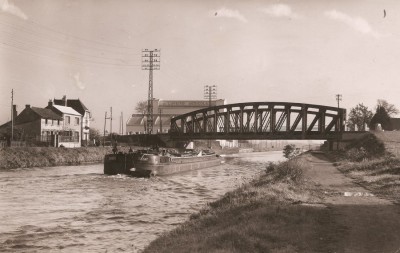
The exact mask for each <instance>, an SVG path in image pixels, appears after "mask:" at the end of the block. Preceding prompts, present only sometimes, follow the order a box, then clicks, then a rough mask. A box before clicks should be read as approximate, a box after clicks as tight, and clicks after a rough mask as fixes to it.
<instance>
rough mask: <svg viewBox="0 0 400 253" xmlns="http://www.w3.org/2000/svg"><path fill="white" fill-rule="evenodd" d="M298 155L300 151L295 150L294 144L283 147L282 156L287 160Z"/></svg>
mask: <svg viewBox="0 0 400 253" xmlns="http://www.w3.org/2000/svg"><path fill="white" fill-rule="evenodd" d="M299 154H300V149H299V148H296V146H295V145H294V144H288V145H286V146H285V147H283V156H284V157H285V158H287V159H291V158H293V157H295V156H298V155H299Z"/></svg>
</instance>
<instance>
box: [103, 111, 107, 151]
mask: <svg viewBox="0 0 400 253" xmlns="http://www.w3.org/2000/svg"><path fill="white" fill-rule="evenodd" d="M106 123H107V112H106V113H105V115H104V133H103V147H104V143H105V142H106Z"/></svg>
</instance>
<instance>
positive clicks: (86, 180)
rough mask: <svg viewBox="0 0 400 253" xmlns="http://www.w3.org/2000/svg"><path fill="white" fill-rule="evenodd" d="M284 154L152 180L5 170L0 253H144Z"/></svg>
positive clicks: (239, 158)
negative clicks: (203, 208)
mask: <svg viewBox="0 0 400 253" xmlns="http://www.w3.org/2000/svg"><path fill="white" fill-rule="evenodd" d="M279 160H283V157H282V152H281V151H274V152H261V153H246V154H238V155H236V156H235V157H230V158H226V159H225V163H224V164H222V165H220V166H218V167H212V168H208V169H203V170H198V171H193V172H188V173H181V174H177V175H171V176H167V177H154V178H150V179H143V178H131V177H127V176H122V175H117V176H106V175H103V165H102V164H96V165H85V166H68V167H67V166H66V167H49V168H32V169H15V170H7V171H1V172H0V220H1V222H0V224H1V225H0V252H54V251H58V252H106V251H108V252H118V251H121V252H123V251H127V252H138V251H140V250H141V249H143V248H144V247H145V246H146V245H147V244H149V243H150V242H151V241H152V240H154V239H155V238H156V237H157V236H159V235H161V234H162V233H164V232H166V231H169V230H171V229H173V228H174V227H176V226H177V225H178V224H180V223H182V222H183V221H185V220H187V219H188V218H189V216H190V214H192V213H194V212H196V211H198V210H200V209H201V208H202V207H203V206H204V205H205V204H206V203H208V202H212V201H214V200H216V199H217V198H219V197H221V196H222V195H223V194H225V193H226V192H228V191H230V190H233V189H235V188H237V187H238V186H240V185H241V184H243V183H246V182H248V181H249V180H251V179H252V178H254V177H256V176H257V175H258V174H259V173H262V171H263V170H264V169H265V164H266V163H267V162H269V161H279Z"/></svg>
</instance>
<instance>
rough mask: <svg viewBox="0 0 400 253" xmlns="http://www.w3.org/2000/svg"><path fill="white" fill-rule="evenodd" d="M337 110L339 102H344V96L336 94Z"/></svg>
mask: <svg viewBox="0 0 400 253" xmlns="http://www.w3.org/2000/svg"><path fill="white" fill-rule="evenodd" d="M336 101H337V108H339V101H342V94H336Z"/></svg>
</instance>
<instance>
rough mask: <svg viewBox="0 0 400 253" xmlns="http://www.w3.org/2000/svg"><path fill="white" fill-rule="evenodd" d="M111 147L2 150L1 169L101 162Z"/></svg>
mask: <svg viewBox="0 0 400 253" xmlns="http://www.w3.org/2000/svg"><path fill="white" fill-rule="evenodd" d="M110 149H111V148H110V147H106V148H104V147H82V148H51V147H18V148H3V149H0V169H13V168H30V167H47V166H59V165H77V164H82V163H95V162H101V161H102V160H103V158H104V155H105V154H106V153H108V152H110Z"/></svg>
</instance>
